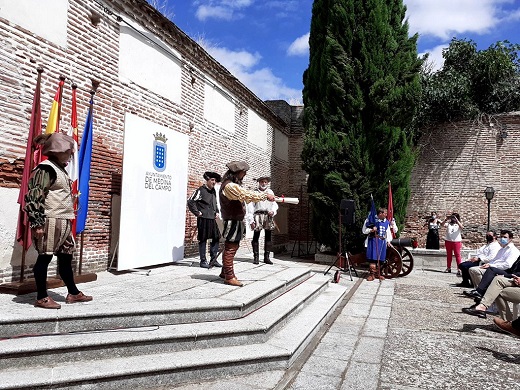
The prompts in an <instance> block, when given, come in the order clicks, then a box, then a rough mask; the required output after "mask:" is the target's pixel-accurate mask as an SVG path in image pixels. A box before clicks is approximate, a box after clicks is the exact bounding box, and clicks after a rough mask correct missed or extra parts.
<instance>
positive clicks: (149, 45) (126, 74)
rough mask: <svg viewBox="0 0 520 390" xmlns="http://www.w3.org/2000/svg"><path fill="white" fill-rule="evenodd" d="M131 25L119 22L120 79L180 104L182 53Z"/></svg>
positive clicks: (140, 28) (135, 25)
mask: <svg viewBox="0 0 520 390" xmlns="http://www.w3.org/2000/svg"><path fill="white" fill-rule="evenodd" d="M125 20H126V19H125ZM129 23H130V22H129ZM132 27H133V28H132ZM132 27H129V26H127V25H126V24H121V26H120V38H119V78H120V80H121V81H122V82H126V83H128V82H130V81H131V82H133V83H135V84H137V85H140V86H141V87H143V88H146V89H148V90H150V91H153V92H155V93H157V94H159V95H160V96H164V97H165V98H167V99H169V100H171V101H172V102H175V103H177V104H180V103H181V73H182V68H181V59H180V58H181V55H180V54H179V53H178V52H177V51H175V50H173V49H171V48H169V47H167V46H166V45H165V44H164V43H162V42H161V41H160V40H159V39H158V38H157V37H155V36H154V35H153V34H152V33H150V32H147V31H145V30H143V29H142V27H139V26H138V25H137V24H133V23H132ZM134 28H135V29H137V30H138V31H140V32H141V34H140V33H138V32H137V31H135V30H134ZM143 35H144V36H143Z"/></svg>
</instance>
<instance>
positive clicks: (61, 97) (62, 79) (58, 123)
mask: <svg viewBox="0 0 520 390" xmlns="http://www.w3.org/2000/svg"><path fill="white" fill-rule="evenodd" d="M65 78H66V77H65V76H60V98H59V100H58V119H57V121H56V131H59V130H60V118H61V101H62V100H63V86H64V85H65Z"/></svg>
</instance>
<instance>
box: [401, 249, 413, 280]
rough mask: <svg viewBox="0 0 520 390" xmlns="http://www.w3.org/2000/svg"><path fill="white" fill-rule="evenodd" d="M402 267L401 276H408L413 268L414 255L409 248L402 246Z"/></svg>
mask: <svg viewBox="0 0 520 390" xmlns="http://www.w3.org/2000/svg"><path fill="white" fill-rule="evenodd" d="M400 249H401V257H402V267H401V274H400V275H399V276H406V275H408V274H409V273H410V272H412V269H413V255H412V252H410V250H409V249H408V248H405V247H401V248H400Z"/></svg>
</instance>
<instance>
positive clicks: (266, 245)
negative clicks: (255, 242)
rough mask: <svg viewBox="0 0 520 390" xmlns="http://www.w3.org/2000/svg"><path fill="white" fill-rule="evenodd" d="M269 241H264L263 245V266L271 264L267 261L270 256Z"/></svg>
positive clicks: (270, 246)
mask: <svg viewBox="0 0 520 390" xmlns="http://www.w3.org/2000/svg"><path fill="white" fill-rule="evenodd" d="M272 247H273V246H272V245H271V241H265V243H264V263H265V264H273V262H272V261H271V260H270V259H269V255H270V254H271V249H272Z"/></svg>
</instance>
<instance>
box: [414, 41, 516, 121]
mask: <svg viewBox="0 0 520 390" xmlns="http://www.w3.org/2000/svg"><path fill="white" fill-rule="evenodd" d="M519 50H520V45H517V44H511V43H509V42H508V41H504V42H497V43H495V44H493V45H491V46H490V47H489V48H488V49H486V50H480V51H479V50H477V45H476V43H475V42H473V41H471V40H464V39H457V38H454V39H452V41H451V42H450V45H449V47H448V48H447V49H445V50H444V51H443V53H442V55H443V57H444V66H443V68H442V69H441V70H439V71H437V72H433V71H431V70H428V69H425V70H424V72H423V74H422V78H421V81H422V85H423V99H422V102H421V115H420V119H419V120H420V123H421V124H422V125H428V124H432V123H437V122H445V121H450V120H461V119H472V118H476V117H478V116H479V115H493V114H498V113H502V112H509V111H514V110H518V109H519V108H520V60H519V57H518V54H519Z"/></svg>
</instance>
